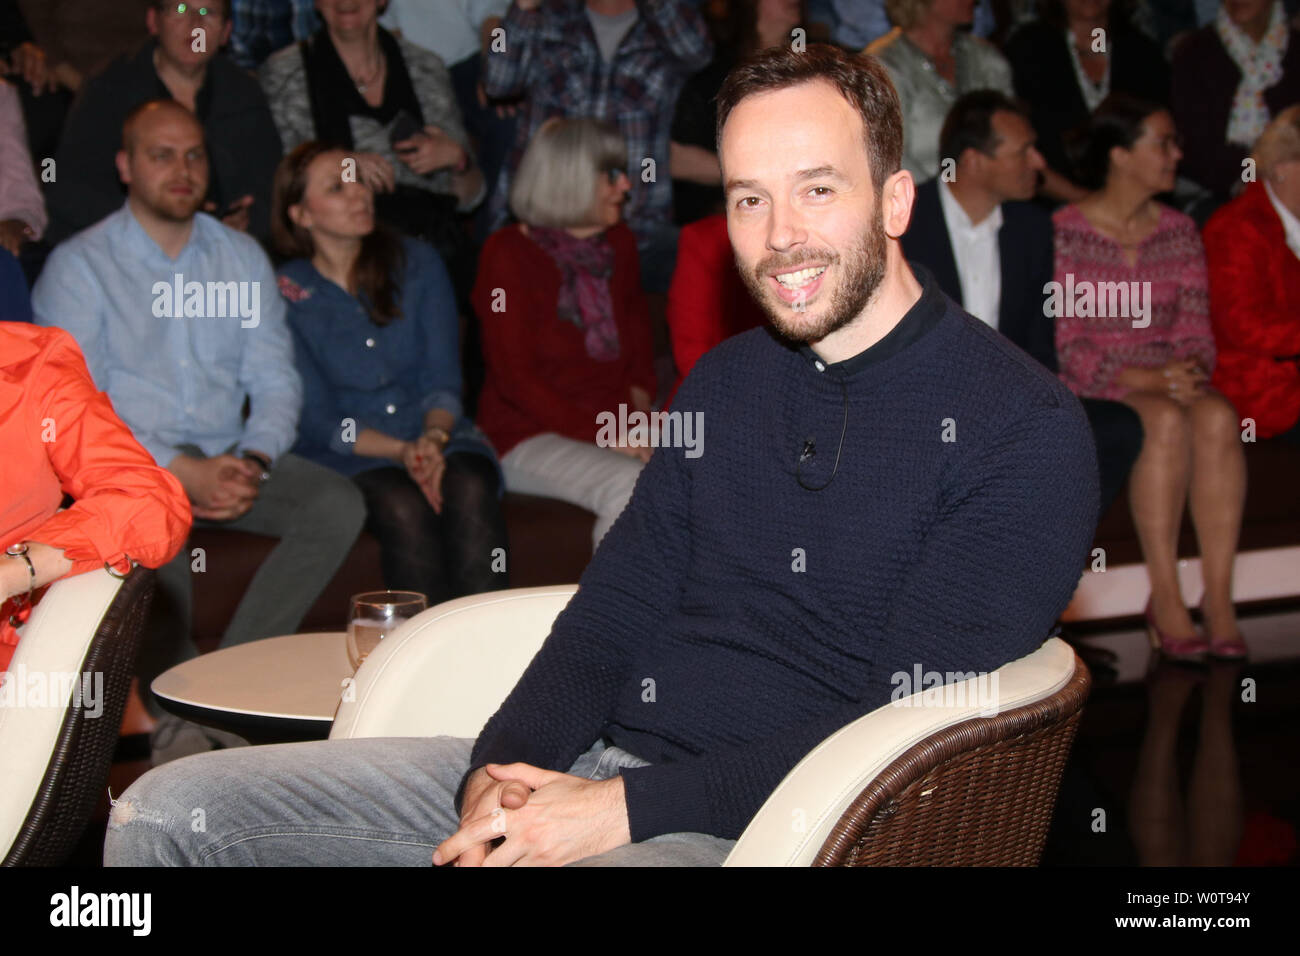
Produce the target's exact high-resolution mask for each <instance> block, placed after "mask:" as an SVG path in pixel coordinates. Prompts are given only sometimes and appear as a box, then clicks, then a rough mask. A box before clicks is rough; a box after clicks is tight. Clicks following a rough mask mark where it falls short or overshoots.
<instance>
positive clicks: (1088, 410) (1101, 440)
mask: <svg viewBox="0 0 1300 956" xmlns="http://www.w3.org/2000/svg"><path fill="white" fill-rule="evenodd" d="M1081 402H1082V404H1083V411H1084V413H1085V414H1086V415H1087V416H1088V424H1089V425H1091V426H1092V438H1093V441H1094V442H1096V445H1097V472H1098V477H1099V479H1100V483H1101V510H1100V511H1099V512H1097V520H1098V521H1100V520H1101V518H1102V516H1103V515H1105V514H1106V512H1107V511H1108V510H1109V509H1110V506H1111V504H1112V503H1113V502H1114V501H1115V496H1116V495H1118V494H1119V492H1120V489H1121V488H1123V487H1124V483H1125V482H1126V481H1128V475H1129V472H1130V471H1131V470H1132V469H1133V463H1134V462H1135V461H1137V457H1138V455H1139V454H1141V452H1142V419H1141V418H1139V417H1138V413H1137V412H1135V411H1133V409H1131V408H1129V407H1128V406H1127V405H1125V404H1124V403H1123V402H1112V401H1107V400H1106V399H1102V398H1085V399H1081Z"/></svg>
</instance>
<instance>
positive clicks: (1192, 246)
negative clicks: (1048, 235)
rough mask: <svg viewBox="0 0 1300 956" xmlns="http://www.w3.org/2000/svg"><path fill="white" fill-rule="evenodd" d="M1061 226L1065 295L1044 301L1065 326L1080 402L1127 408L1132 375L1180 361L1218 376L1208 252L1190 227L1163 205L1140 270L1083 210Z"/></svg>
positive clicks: (1059, 262) (1051, 294)
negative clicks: (1127, 381) (1122, 402)
mask: <svg viewBox="0 0 1300 956" xmlns="http://www.w3.org/2000/svg"><path fill="white" fill-rule="evenodd" d="M1052 223H1053V225H1054V227H1055V248H1056V266H1055V270H1054V275H1053V280H1054V283H1055V285H1056V287H1055V288H1053V289H1049V290H1045V291H1044V301H1045V303H1046V304H1045V305H1044V309H1045V310H1046V311H1047V314H1050V315H1054V316H1055V317H1056V352H1057V358H1058V360H1059V362H1060V369H1061V373H1060V374H1061V380H1062V381H1063V382H1065V384H1066V385H1067V386H1068V387H1069V389H1070V390H1071V391H1072V392H1074V393H1075V394H1076V395H1080V396H1083V397H1087V398H1109V399H1119V398H1122V397H1123V396H1124V395H1125V394H1126V393H1127V392H1129V391H1130V389H1129V388H1127V387H1125V386H1123V385H1119V384H1118V383H1116V381H1115V377H1116V376H1117V375H1119V373H1120V372H1122V371H1123V370H1124V369H1125V368H1129V367H1131V366H1138V367H1141V368H1159V367H1160V366H1162V365H1164V364H1166V363H1167V362H1170V361H1173V360H1175V359H1188V358H1192V359H1197V360H1198V361H1199V362H1200V363H1201V365H1202V366H1203V367H1204V369H1205V371H1206V372H1207V373H1208V372H1212V371H1213V370H1214V332H1213V330H1212V328H1211V326H1210V310H1209V301H1210V300H1209V279H1208V274H1207V272H1206V266H1205V247H1204V246H1202V245H1201V237H1200V234H1199V233H1198V232H1197V230H1196V224H1195V223H1194V222H1193V221H1192V220H1191V218H1190V217H1188V216H1185V215H1183V214H1182V213H1180V212H1178V211H1177V210H1174V209H1171V208H1169V207H1168V206H1164V205H1162V206H1161V207H1160V220H1159V222H1158V223H1157V225H1156V228H1155V231H1153V232H1152V233H1151V235H1149V236H1147V238H1146V239H1144V240H1143V241H1142V243H1141V244H1140V245H1139V246H1138V256H1137V265H1136V266H1132V267H1130V266H1129V264H1128V263H1127V262H1126V261H1125V259H1124V250H1123V249H1122V248H1121V247H1120V245H1119V243H1117V242H1116V241H1115V240H1113V239H1111V238H1109V237H1108V236H1104V235H1102V234H1101V233H1099V232H1098V231H1097V230H1096V229H1094V228H1093V227H1092V225H1091V223H1089V222H1088V220H1087V219H1086V218H1085V217H1084V215H1083V213H1081V212H1080V211H1079V209H1078V207H1077V206H1075V205H1073V204H1070V205H1068V206H1063V207H1062V208H1060V209H1058V210H1057V211H1056V213H1055V214H1053V216H1052ZM1148 322H1149V323H1150V324H1146V323H1148Z"/></svg>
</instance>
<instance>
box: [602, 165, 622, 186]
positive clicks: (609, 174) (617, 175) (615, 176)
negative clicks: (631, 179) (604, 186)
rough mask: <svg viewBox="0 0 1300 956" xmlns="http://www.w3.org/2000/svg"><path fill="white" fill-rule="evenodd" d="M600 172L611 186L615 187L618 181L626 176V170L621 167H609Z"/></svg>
mask: <svg viewBox="0 0 1300 956" xmlns="http://www.w3.org/2000/svg"><path fill="white" fill-rule="evenodd" d="M602 172H604V174H605V178H606V179H608V180H609V184H610V185H611V186H617V185H618V181H619V179H621V178H622V177H624V176H626V175H627V170H626V169H624V168H623V167H622V166H610V167H609V168H608V169H605V170H602Z"/></svg>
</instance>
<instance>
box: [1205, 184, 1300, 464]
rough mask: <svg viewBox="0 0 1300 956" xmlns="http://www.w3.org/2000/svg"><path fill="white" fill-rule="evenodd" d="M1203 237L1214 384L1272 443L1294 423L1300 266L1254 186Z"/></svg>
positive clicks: (1299, 388) (1298, 412)
mask: <svg viewBox="0 0 1300 956" xmlns="http://www.w3.org/2000/svg"><path fill="white" fill-rule="evenodd" d="M1203 238H1204V241H1205V253H1206V258H1207V260H1208V262H1209V269H1210V317H1211V320H1212V321H1213V323H1214V337H1215V340H1216V342H1217V344H1218V351H1219V359H1218V365H1217V366H1216V367H1215V369H1214V378H1213V380H1212V381H1213V384H1214V386H1215V387H1216V388H1218V389H1219V390H1220V391H1221V392H1223V394H1224V395H1226V396H1227V397H1228V398H1229V399H1231V400H1232V403H1233V405H1235V406H1236V408H1237V411H1238V413H1239V414H1240V415H1241V416H1242V417H1243V418H1253V419H1254V420H1255V428H1256V434H1257V435H1258V436H1259V437H1260V438H1270V437H1272V436H1273V435H1277V434H1280V433H1281V432H1284V431H1286V430H1287V429H1289V428H1290V427H1291V426H1292V425H1294V424H1295V423H1296V421H1297V420H1298V419H1300V358H1298V357H1300V259H1297V258H1296V254H1295V253H1294V252H1292V251H1291V249H1290V248H1289V247H1288V246H1287V244H1286V231H1285V230H1284V229H1283V227H1282V220H1281V219H1280V218H1279V217H1278V214H1277V210H1275V209H1274V208H1273V204H1272V203H1271V202H1269V199H1268V194H1267V193H1266V192H1265V191H1264V184H1263V183H1259V182H1255V183H1250V184H1248V185H1247V186H1246V190H1245V192H1243V193H1242V194H1241V195H1240V196H1238V197H1237V198H1236V199H1234V200H1232V202H1230V203H1228V204H1227V205H1225V206H1223V207H1222V208H1220V209H1219V210H1218V211H1217V212H1216V213H1215V214H1214V215H1213V216H1211V217H1210V221H1209V222H1208V223H1206V224H1205V232H1204V235H1203Z"/></svg>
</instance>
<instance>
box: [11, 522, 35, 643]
mask: <svg viewBox="0 0 1300 956" xmlns="http://www.w3.org/2000/svg"><path fill="white" fill-rule="evenodd" d="M5 556H6V557H9V558H22V559H23V560H24V561H26V562H27V575H28V577H27V593H26V594H24V595H21V596H20V595H17V594H15V595H14V597H13V604H14V613H12V614H10V615H9V624H10V626H11V627H19V626H20V625H21V624H22V623H23V622H24V621H26V620H27V618H28V617H29V616H31V613H32V592H33V591H35V590H36V566H35V565H34V564H32V559H31V556H30V555H29V554H28V553H27V542H25V541H20V542H19V543H18V544H11V545H9V547H7V548H5Z"/></svg>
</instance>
